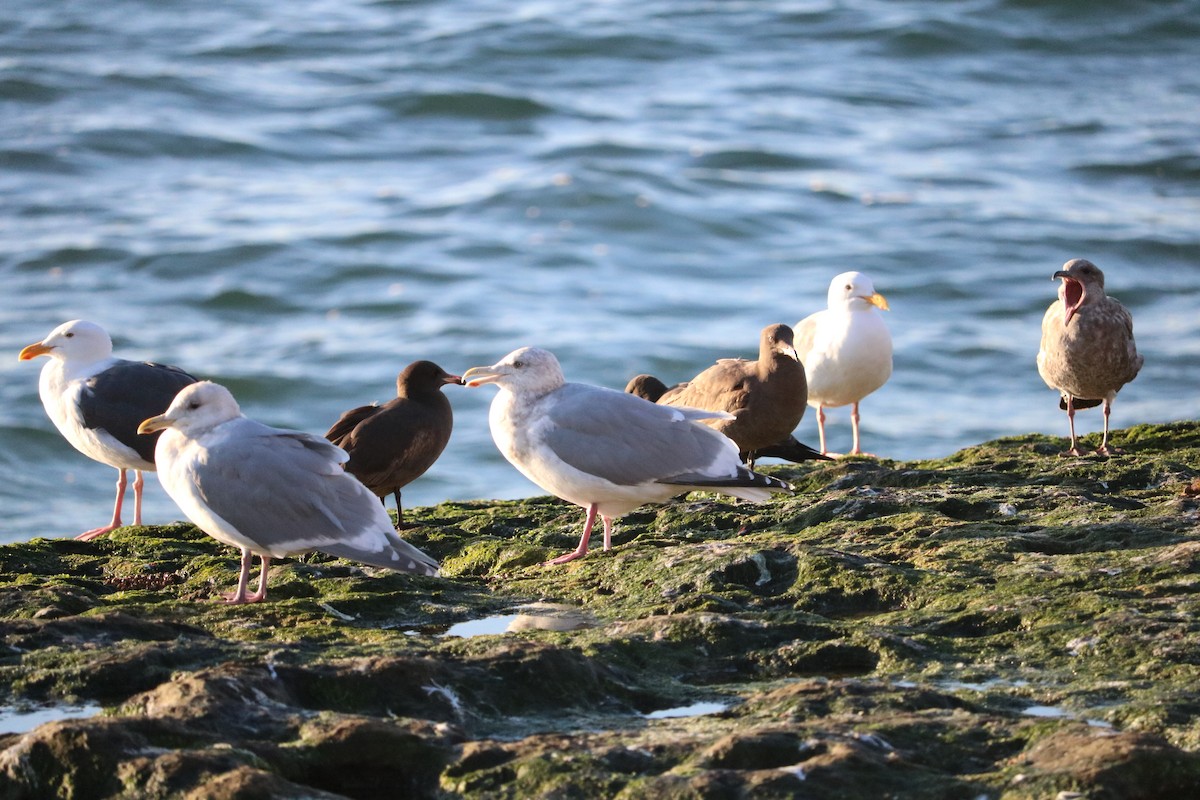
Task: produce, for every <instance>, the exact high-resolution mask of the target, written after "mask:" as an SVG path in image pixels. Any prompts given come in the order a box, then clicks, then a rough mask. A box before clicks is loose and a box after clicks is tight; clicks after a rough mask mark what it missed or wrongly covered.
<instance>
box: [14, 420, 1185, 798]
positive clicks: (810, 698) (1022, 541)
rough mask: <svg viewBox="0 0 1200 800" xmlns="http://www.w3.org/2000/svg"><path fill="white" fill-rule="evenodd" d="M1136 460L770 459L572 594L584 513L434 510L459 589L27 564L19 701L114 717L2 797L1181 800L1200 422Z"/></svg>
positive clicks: (18, 595)
mask: <svg viewBox="0 0 1200 800" xmlns="http://www.w3.org/2000/svg"><path fill="white" fill-rule="evenodd" d="M1115 438H1116V439H1117V441H1118V442H1120V443H1121V444H1122V446H1123V447H1124V448H1125V450H1126V454H1125V455H1123V456H1120V457H1116V458H1102V457H1097V456H1092V457H1063V456H1061V455H1059V453H1060V452H1061V450H1062V449H1064V442H1063V440H1060V439H1054V438H1051V437H1045V436H1035V435H1030V436H1018V437H1009V438H1006V439H1001V440H997V441H994V442H988V443H985V444H981V445H979V446H977V447H971V448H967V449H966V450H963V451H961V452H959V453H955V454H953V455H952V456H950V457H948V458H945V459H939V460H929V461H921V462H913V463H898V462H892V461H886V460H883V461H880V460H874V459H865V458H852V459H842V460H839V461H834V462H810V463H808V464H804V465H794V466H793V465H788V466H773V467H768V468H767V471H769V472H771V473H773V474H776V475H779V476H781V477H784V478H786V479H788V480H789V481H791V482H792V483H793V484H794V485H795V486H796V487H797V489H798V492H797V494H796V495H795V496H793V497H789V498H778V499H776V500H774V501H772V502H770V503H767V504H763V505H751V504H742V503H734V502H730V501H728V500H726V499H724V498H714V497H712V496H710V495H705V494H702V493H699V494H694V495H691V496H689V497H686V498H681V499H679V500H676V501H674V502H671V503H666V504H662V505H658V506H648V507H646V508H643V509H639V510H638V511H637V512H635V513H632V514H629V515H628V516H626V517H625V518H623V519H622V520H621V522H620V523H619V525H618V529H617V532H616V535H615V537H614V543H615V547H614V548H613V550H612V551H610V552H607V553H604V552H599V551H597V552H593V553H591V554H589V555H588V556H587V557H586V558H584V559H580V560H578V561H574V562H571V563H569V564H566V565H563V566H561V567H546V566H543V565H542V562H543V561H544V560H545V559H546V558H547V557H548V556H552V555H555V554H557V553H559V552H562V551H564V550H566V549H569V548H570V547H573V546H574V544H575V542H576V541H577V538H578V533H579V527H580V525H581V524H582V517H583V515H582V513H581V512H580V510H579V509H577V508H574V507H572V506H569V505H567V504H565V503H561V502H559V501H557V500H553V499H550V498H532V499H529V500H521V501H503V502H485V501H475V502H469V503H443V504H440V505H438V506H433V507H428V508H416V509H411V510H410V511H409V513H408V514H407V515H406V516H407V517H408V518H409V521H410V522H413V523H416V527H414V528H412V529H410V530H408V531H406V533H405V536H406V538H408V539H409V540H410V541H412V542H413V543H414V544H416V545H417V546H420V547H422V548H424V549H426V550H427V551H428V552H430V553H432V554H433V555H435V556H436V557H438V558H439V559H440V560H441V561H442V563H443V570H442V575H441V576H440V577H436V578H426V577H413V576H406V575H397V574H392V573H388V572H385V571H380V570H375V569H371V568H366V567H361V566H359V565H355V564H351V563H349V562H345V561H340V560H337V559H332V558H328V557H325V556H322V555H311V556H307V557H304V558H301V559H290V560H286V561H284V562H281V563H280V564H279V568H278V569H277V570H275V569H273V571H272V580H271V587H270V590H271V600H270V601H268V602H267V603H263V604H259V605H254V606H241V607H228V606H224V605H221V604H219V603H216V602H214V599H215V597H216V595H217V594H218V593H219V592H222V591H225V590H227V589H228V588H229V587H230V586H231V585H232V584H233V582H234V580H235V578H236V573H237V566H238V563H237V562H238V559H237V554H236V553H235V552H233V551H231V550H230V549H229V548H226V547H223V546H222V545H220V544H218V543H216V542H215V541H213V540H211V539H209V538H208V537H206V536H204V535H203V534H202V533H200V532H199V531H197V530H196V529H195V528H193V527H192V526H190V525H187V524H183V523H178V524H174V525H168V526H161V527H138V528H125V529H122V530H120V531H117V532H115V533H114V534H113V535H111V536H109V537H107V538H105V539H101V540H97V541H95V542H91V543H82V542H76V541H73V540H46V539H35V540H33V541H30V542H24V543H20V544H13V545H7V546H3V547H0V637H3V643H4V645H5V647H4V649H3V652H2V653H0V679H2V682H0V686H4V687H7V692H8V697H7V698H6V699H7V701H8V702H9V704H29V703H37V702H46V701H51V702H92V703H101V704H104V705H105V706H107V707H108V711H107V712H106V714H105V715H104V716H102V717H97V718H92V719H72V720H62V721H58V722H53V723H48V724H44V725H42V726H40V727H38V728H37V729H36V730H34V731H31V732H28V733H21V734H9V735H2V736H0V787H3V788H0V798H8V797H11V798H24V797H31V798H32V797H41V796H46V794H47V793H51V794H58V795H59V796H63V797H114V798H115V797H135V796H136V797H147V798H155V797H164V798H165V797H185V796H197V797H199V796H213V797H244V796H278V797H292V796H294V797H301V796H304V797H374V796H380V795H379V792H380V791H381V787H385V790H392V791H394V792H397V793H399V792H403V793H405V794H406V795H407V796H413V797H464V798H474V797H479V798H483V797H488V798H492V797H495V798H526V797H593V796H605V797H621V798H642V797H645V798H649V797H655V798H660V797H668V798H669V797H678V798H725V797H740V796H751V795H752V796H755V797H808V796H811V797H828V796H838V797H846V798H854V797H872V798H874V797H879V796H892V797H900V798H906V797H911V798H924V797H946V798H957V797H962V798H977V797H981V796H987V797H995V798H999V797H1005V798H1009V797H1012V798H1023V797H1030V798H1033V797H1039V798H1040V797H1047V796H1054V795H1055V794H1056V793H1058V792H1080V793H1081V794H1083V795H1084V796H1094V797H1102V796H1105V797H1107V796H1112V797H1118V796H1119V797H1157V796H1184V794H1186V793H1187V791H1188V790H1189V789H1190V787H1194V786H1196V785H1198V784H1200V756H1198V755H1197V751H1198V750H1200V722H1197V720H1200V702H1197V700H1196V699H1195V686H1196V685H1197V683H1198V682H1200V657H1198V656H1197V655H1196V654H1197V653H1200V624H1198V623H1197V622H1196V620H1197V619H1198V614H1197V612H1198V611H1200V541H1198V539H1200V537H1197V531H1198V527H1200V424H1196V423H1188V422H1180V423H1172V424H1169V425H1140V426H1137V427H1135V428H1131V429H1128V430H1126V431H1119V432H1116V433H1115ZM532 601H542V604H541V605H531V603H532ZM564 606H565V607H567V608H570V607H576V608H579V609H581V610H585V611H586V612H587V613H586V614H578V615H575V616H576V618H577V619H576V622H578V624H566V625H564V624H546V625H544V626H542V625H539V624H538V623H537V622H536V617H537V615H538V614H539V613H548V612H546V611H545V609H547V608H555V609H558V611H556V612H555V613H562V608H563V607H564ZM539 609H541V610H539ZM518 615H520V616H522V617H524V618H525V621H524V623H523V624H522V625H519V626H518V625H515V624H513V620H514V619H515V618H516V617H517V616H518ZM481 618H495V619H496V620H497V621H498V624H509V625H510V628H509V630H507V631H502V630H501V629H497V630H495V631H494V632H492V633H489V634H485V635H479V636H475V637H471V638H461V637H457V636H447V635H445V633H446V631H447V629H448V628H449V626H450V625H451V624H452V623H456V622H461V621H464V620H470V619H481ZM531 619H533V620H534V621H533V622H532V623H531V622H530V620H531ZM698 701H705V702H706V703H708V704H709V705H705V706H698V707H693V704H695V703H697V702H698ZM700 711H707V712H710V713H699V712H700Z"/></svg>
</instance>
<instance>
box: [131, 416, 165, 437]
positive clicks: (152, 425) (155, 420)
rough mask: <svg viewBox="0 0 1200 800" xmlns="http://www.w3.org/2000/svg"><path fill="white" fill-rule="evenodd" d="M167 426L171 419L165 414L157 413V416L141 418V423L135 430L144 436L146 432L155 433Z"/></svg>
mask: <svg viewBox="0 0 1200 800" xmlns="http://www.w3.org/2000/svg"><path fill="white" fill-rule="evenodd" d="M169 427H171V419H170V418H169V417H168V416H167V415H166V414H159V415H158V416H157V417H150V419H145V420H142V424H141V425H138V427H137V432H138V433H140V434H142V435H143V436H144V435H145V434H147V433H157V432H158V431H163V430H166V429H167V428H169Z"/></svg>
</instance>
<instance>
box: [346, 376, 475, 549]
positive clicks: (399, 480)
mask: <svg viewBox="0 0 1200 800" xmlns="http://www.w3.org/2000/svg"><path fill="white" fill-rule="evenodd" d="M448 383H453V384H457V385H461V384H462V378H460V377H459V376H458V375H451V374H450V373H449V372H446V370H444V369H442V368H441V367H439V366H438V365H437V364H434V363H433V362H432V361H414V362H413V363H411V364H409V365H408V366H407V367H405V368H404V371H403V372H401V373H400V375H399V377H397V378H396V397H395V398H393V399H392V400H389V401H388V402H386V403H384V404H383V405H381V406H380V405H370V406H359V407H358V408H353V409H351V410H349V411H347V412H346V413H344V414H342V416H341V417H339V418H338V421H337V422H335V423H333V426H332V427H331V428H330V429H329V430H328V431H326V433H325V438H326V439H328V440H329V441H331V442H333V443H334V444H336V445H337V446H338V447H340V448H342V449H343V450H345V451H346V452H347V453H349V454H350V460H349V461H347V462H346V471H347V472H349V473H350V474H351V475H353V476H354V477H356V478H358V479H359V480H360V481H362V482H363V484H364V485H365V486H366V487H367V488H368V489H370V490H371V491H372V492H374V493H375V495H376V496H377V497H379V498H380V499H383V498H385V497H387V495H389V494H391V495H394V496H395V498H396V525H397V527H400V526H402V525H403V524H404V509H403V507H402V506H401V504H400V490H401V489H402V488H403V487H405V486H407V485H408V484H409V483H411V482H412V481H414V480H416V479H417V478H419V477H421V476H422V475H424V474H425V471H426V470H428V469H429V468H430V467H431V466H433V462H435V461H437V459H438V456H440V455H441V454H442V451H443V450H445V449H446V443H447V442H449V441H450V431H451V429H453V427H454V412H453V411H452V410H451V408H450V401H449V400H447V399H446V396H445V395H444V394H442V387H443V386H445V385H446V384H448Z"/></svg>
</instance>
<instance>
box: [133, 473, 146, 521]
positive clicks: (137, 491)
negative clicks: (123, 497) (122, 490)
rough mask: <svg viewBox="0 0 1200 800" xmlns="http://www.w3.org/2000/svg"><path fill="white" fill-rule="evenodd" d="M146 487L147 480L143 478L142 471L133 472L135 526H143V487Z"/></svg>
mask: <svg viewBox="0 0 1200 800" xmlns="http://www.w3.org/2000/svg"><path fill="white" fill-rule="evenodd" d="M145 485H146V479H145V478H143V477H142V471H141V470H140V469H135V470H134V471H133V524H134V525H141V524H142V487H144V486H145Z"/></svg>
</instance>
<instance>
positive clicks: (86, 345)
mask: <svg viewBox="0 0 1200 800" xmlns="http://www.w3.org/2000/svg"><path fill="white" fill-rule="evenodd" d="M112 349H113V345H112V339H111V338H109V335H108V332H107V331H105V330H104V328H101V327H100V326H99V325H97V324H96V323H94V322H88V321H86V320H82V319H73V320H71V321H70V322H64V323H63V324H62V325H59V326H58V327H57V328H55V329H54V330H52V331H50V334H49V335H48V336H47V337H46V338H45V339H42V340H41V341H40V342H35V343H34V344H31V345H29V346H28V347H26V348H24V349H23V350H22V351H21V352H20V354H19V355H18V356H17V359H18V360H20V361H29V360H30V359H33V358H37V357H38V356H49V357H50V358H57V359H59V360H60V361H72V362H76V363H81V364H82V363H91V362H94V361H103V360H104V359H106V358H108V357H109V356H111V355H112Z"/></svg>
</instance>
